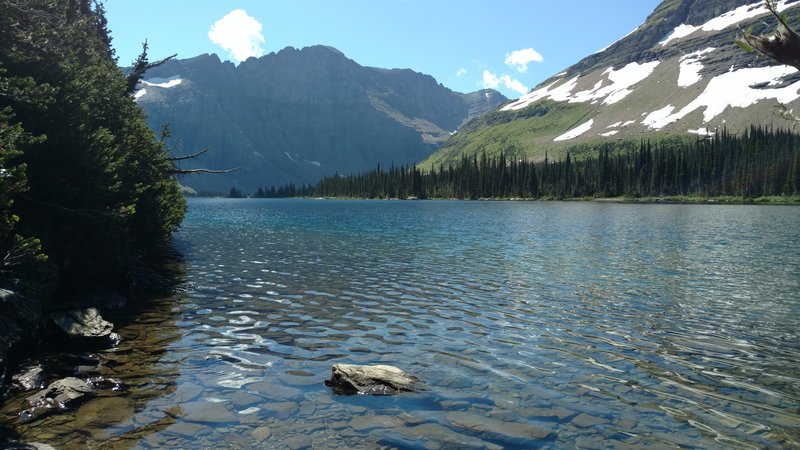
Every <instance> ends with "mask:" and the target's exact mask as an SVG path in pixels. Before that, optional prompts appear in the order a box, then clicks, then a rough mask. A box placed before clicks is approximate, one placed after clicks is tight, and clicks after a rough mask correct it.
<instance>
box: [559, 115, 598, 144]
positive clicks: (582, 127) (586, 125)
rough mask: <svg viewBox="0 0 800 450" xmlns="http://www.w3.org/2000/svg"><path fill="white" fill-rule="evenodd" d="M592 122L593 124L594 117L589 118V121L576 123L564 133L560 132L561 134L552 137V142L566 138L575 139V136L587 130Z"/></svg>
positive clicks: (565, 139) (590, 127)
mask: <svg viewBox="0 0 800 450" xmlns="http://www.w3.org/2000/svg"><path fill="white" fill-rule="evenodd" d="M593 124H594V119H589V121H587V122H584V123H583V124H581V125H578V126H577V127H575V128H573V129H571V130H569V131H567V132H566V133H564V134H562V135H561V136H558V137H557V138H555V139H553V141H554V142H559V141H567V140H570V139H575V138H576V137H578V136H580V135H582V134H584V133H586V132H587V131H589V130H591V129H592V125H593Z"/></svg>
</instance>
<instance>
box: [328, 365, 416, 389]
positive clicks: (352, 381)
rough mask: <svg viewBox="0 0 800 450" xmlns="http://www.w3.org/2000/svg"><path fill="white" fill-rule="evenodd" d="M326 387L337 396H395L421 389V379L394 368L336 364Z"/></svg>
mask: <svg viewBox="0 0 800 450" xmlns="http://www.w3.org/2000/svg"><path fill="white" fill-rule="evenodd" d="M325 386H328V387H330V388H332V389H333V392H334V393H335V394H344V395H352V394H368V395H394V394H399V393H400V392H403V391H405V392H413V391H416V390H418V389H419V379H418V378H417V377H415V376H413V375H409V374H407V373H405V372H403V371H402V370H400V369H398V368H397V367H394V366H387V365H382V364H379V365H374V366H359V365H355V364H334V365H333V368H332V370H331V379H330V380H325Z"/></svg>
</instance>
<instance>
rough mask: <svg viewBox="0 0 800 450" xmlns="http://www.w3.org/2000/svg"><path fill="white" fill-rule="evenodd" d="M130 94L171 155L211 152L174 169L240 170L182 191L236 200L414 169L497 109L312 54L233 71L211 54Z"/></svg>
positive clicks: (399, 75)
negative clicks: (164, 135) (165, 134)
mask: <svg viewBox="0 0 800 450" xmlns="http://www.w3.org/2000/svg"><path fill="white" fill-rule="evenodd" d="M136 95H137V96H138V97H137V101H138V102H139V104H140V105H141V106H142V107H143V108H144V110H145V112H146V113H147V115H148V122H149V123H150V125H151V126H152V127H153V129H154V130H159V129H160V127H161V124H163V123H169V124H170V127H171V130H172V137H173V140H174V141H176V142H177V143H179V144H180V145H179V149H178V150H176V153H190V152H192V151H194V150H197V149H201V148H205V147H211V148H212V150H211V151H210V152H209V153H207V154H206V155H204V156H203V157H202V158H199V159H197V160H192V161H187V162H186V164H184V166H183V167H184V168H196V167H210V168H232V167H240V168H241V169H240V170H238V171H236V172H234V173H231V174H226V175H210V176H187V177H185V178H184V180H182V182H183V184H185V185H188V186H190V187H192V188H194V189H195V190H198V191H218V192H226V191H227V190H228V189H230V187H231V186H234V185H235V186H236V187H237V188H239V189H241V190H242V191H244V192H245V193H248V192H253V191H255V190H256V189H257V188H258V187H259V186H265V187H267V186H270V185H279V184H284V183H288V182H294V183H306V182H314V181H316V180H318V179H319V178H321V177H322V176H325V175H332V174H335V173H337V172H338V173H351V172H359V171H363V170H369V169H373V168H374V167H375V166H376V165H377V164H382V165H384V166H388V165H390V164H392V163H394V164H396V165H401V164H411V163H414V162H417V161H420V160H422V159H424V158H425V157H427V156H428V155H430V154H431V153H432V152H433V151H434V150H435V148H436V146H437V145H438V144H439V143H441V142H443V141H444V140H446V139H447V138H448V137H449V136H450V134H451V133H452V132H454V131H455V130H456V129H458V127H459V126H461V125H462V124H463V123H465V122H466V121H467V120H470V119H472V118H474V117H476V116H478V115H480V114H482V113H484V112H486V111H489V110H491V109H494V108H496V107H497V106H499V105H500V104H502V103H505V102H506V101H507V99H506V98H505V97H504V96H503V95H502V94H500V93H498V92H496V91H492V90H484V91H480V92H476V93H472V94H461V93H457V92H453V91H451V90H449V89H447V88H445V87H444V86H442V85H441V84H439V83H437V82H436V80H435V79H433V77H431V76H428V75H424V74H420V73H417V72H414V71H411V70H403V69H392V70H388V69H378V68H370V67H363V66H361V65H359V64H357V63H356V62H355V61H353V60H350V59H348V58H347V57H345V56H344V55H343V54H342V53H341V52H339V51H338V50H336V49H333V48H330V47H322V46H316V47H308V48H304V49H302V50H297V49H294V48H286V49H284V50H281V51H280V52H278V53H272V54H270V55H267V56H264V57H261V58H251V59H249V60H247V61H245V62H243V63H241V64H240V65H239V66H238V67H236V66H234V65H233V64H231V63H228V62H225V63H223V62H220V60H219V58H218V57H217V56H216V55H201V56H198V57H195V58H191V59H186V60H177V61H170V62H168V63H167V64H164V65H163V66H160V67H157V68H155V69H153V70H152V71H150V72H148V73H147V76H146V78H145V80H144V81H143V82H142V84H141V85H140V90H139V91H138V92H137V94H136Z"/></svg>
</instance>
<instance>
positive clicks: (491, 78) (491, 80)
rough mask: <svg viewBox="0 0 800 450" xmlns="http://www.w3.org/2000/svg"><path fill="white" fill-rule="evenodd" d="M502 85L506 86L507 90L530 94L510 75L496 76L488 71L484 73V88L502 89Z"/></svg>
mask: <svg viewBox="0 0 800 450" xmlns="http://www.w3.org/2000/svg"><path fill="white" fill-rule="evenodd" d="M500 84H502V85H503V86H505V88H506V89H511V90H512V91H514V92H516V93H518V94H520V95H522V94H525V93H527V92H528V88H527V87H526V86H525V85H524V84H522V82H520V81H519V80H515V79H513V78H511V76H509V75H500V76H498V75H497V74H494V73H492V72H489V71H488V70H484V71H483V87H484V88H487V89H497V88H498V87H500Z"/></svg>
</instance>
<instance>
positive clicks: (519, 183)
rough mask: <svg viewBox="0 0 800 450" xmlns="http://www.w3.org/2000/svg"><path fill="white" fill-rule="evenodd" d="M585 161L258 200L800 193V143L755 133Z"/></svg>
mask: <svg viewBox="0 0 800 450" xmlns="http://www.w3.org/2000/svg"><path fill="white" fill-rule="evenodd" d="M581 150H582V152H581V153H580V155H581V156H579V157H573V156H572V155H571V154H570V153H569V152H568V153H567V154H566V157H564V158H559V159H556V160H553V159H550V158H548V157H545V159H544V161H539V162H532V161H526V160H521V159H516V158H513V157H509V156H506V155H505V154H502V153H501V154H500V155H499V156H498V157H487V156H486V154H485V153H483V154H482V155H480V156H474V157H472V158H469V157H463V158H462V159H461V161H460V162H459V163H457V164H451V165H447V166H444V165H442V166H439V167H438V168H434V169H433V170H430V171H423V170H421V169H420V168H418V167H416V166H401V167H391V168H389V169H388V170H384V169H383V168H381V167H380V166H379V167H378V168H377V169H375V170H373V171H370V172H368V173H363V174H357V175H349V176H340V175H335V176H332V177H328V178H325V179H323V180H321V181H320V182H319V183H318V184H317V185H316V186H306V187H300V188H296V187H295V186H294V185H287V186H283V187H280V188H270V189H269V190H266V191H265V190H259V192H258V193H257V195H256V196H263V197H288V196H295V195H304V196H315V197H354V198H409V197H411V198H420V199H424V198H454V199H479V198H527V199H541V198H555V199H570V198H592V197H596V198H608V197H631V198H655V197H704V198H709V197H722V196H734V197H739V198H742V199H748V198H759V197H768V196H797V195H798V193H800V136H798V135H797V134H794V133H792V132H791V131H788V130H774V129H765V128H762V127H752V128H750V129H749V130H747V131H745V132H744V133H742V134H735V133H730V132H728V131H726V130H721V131H719V132H717V133H716V134H715V135H713V136H709V137H707V138H706V137H701V138H698V139H697V140H695V141H693V142H687V141H680V140H675V141H663V142H659V143H651V142H649V141H642V142H641V143H640V144H639V145H638V146H633V147H630V146H625V147H622V148H619V147H617V146H616V145H615V144H605V145H602V146H600V147H599V148H596V149H594V150H590V151H586V150H585V149H581Z"/></svg>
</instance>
